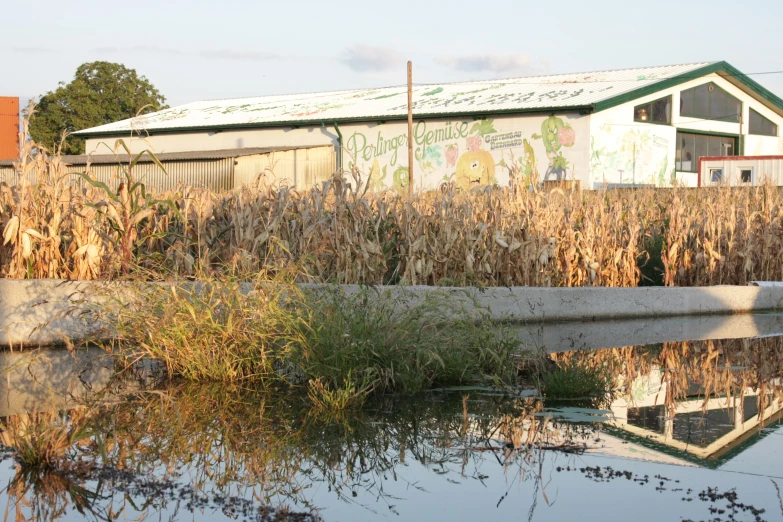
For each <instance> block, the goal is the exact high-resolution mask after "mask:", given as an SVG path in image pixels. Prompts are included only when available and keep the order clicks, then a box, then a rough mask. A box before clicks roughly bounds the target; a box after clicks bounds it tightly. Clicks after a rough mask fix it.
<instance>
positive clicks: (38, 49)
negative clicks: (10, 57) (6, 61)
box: [12, 47, 55, 54]
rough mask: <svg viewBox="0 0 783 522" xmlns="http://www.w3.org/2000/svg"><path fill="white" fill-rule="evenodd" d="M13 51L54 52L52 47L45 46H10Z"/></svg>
mask: <svg viewBox="0 0 783 522" xmlns="http://www.w3.org/2000/svg"><path fill="white" fill-rule="evenodd" d="M12 49H13V50H14V52H15V53H29V54H38V53H53V52H55V50H54V49H47V48H46V47H12Z"/></svg>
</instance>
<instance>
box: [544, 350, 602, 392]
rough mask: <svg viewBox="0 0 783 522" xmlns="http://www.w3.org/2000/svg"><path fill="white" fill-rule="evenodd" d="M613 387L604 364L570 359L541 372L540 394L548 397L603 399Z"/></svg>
mask: <svg viewBox="0 0 783 522" xmlns="http://www.w3.org/2000/svg"><path fill="white" fill-rule="evenodd" d="M613 389H614V383H613V377H612V375H611V373H610V370H609V369H608V368H607V367H605V366H588V365H585V364H581V363H580V362H579V360H578V359H570V360H568V361H563V362H560V364H559V365H558V366H557V367H555V368H553V369H549V370H546V371H544V372H543V373H542V375H541V377H540V382H539V390H540V391H541V394H542V395H543V396H544V397H545V398H546V399H548V400H550V399H554V400H557V399H586V400H588V401H589V400H590V399H596V398H600V399H604V398H606V396H607V395H610V394H611V393H612V391H613Z"/></svg>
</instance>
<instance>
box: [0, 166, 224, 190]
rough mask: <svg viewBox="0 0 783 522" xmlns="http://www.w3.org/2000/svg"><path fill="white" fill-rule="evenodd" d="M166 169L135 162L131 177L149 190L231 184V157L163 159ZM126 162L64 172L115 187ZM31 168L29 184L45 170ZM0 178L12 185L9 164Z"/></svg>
mask: <svg viewBox="0 0 783 522" xmlns="http://www.w3.org/2000/svg"><path fill="white" fill-rule="evenodd" d="M163 166H164V167H165V168H166V171H165V172H164V171H162V170H161V169H160V167H158V166H157V165H155V164H154V163H137V164H136V166H135V167H134V168H133V177H134V179H136V180H138V181H142V182H143V183H144V184H145V185H146V187H147V188H148V189H149V190H157V191H166V190H170V189H174V188H176V187H177V186H179V185H180V184H182V185H189V186H193V187H204V188H208V189H211V190H216V191H217V190H228V189H230V188H232V187H233V186H234V158H224V159H218V160H197V161H173V162H163ZM126 168H127V165H126V166H124V167H120V166H119V165H90V166H89V168H88V167H87V166H86V165H69V166H67V167H66V169H67V171H68V172H74V173H75V172H88V173H89V174H90V175H91V176H92V177H93V178H94V179H97V180H98V181H101V182H103V183H106V184H107V185H108V186H109V187H112V188H115V187H117V186H119V183H120V181H122V180H123V174H122V173H123V172H124V171H125V170H124V169H126ZM38 174H39V173H38V172H36V171H32V172H30V173H29V174H28V175H27V180H28V182H30V183H33V184H35V183H39V182H42V181H44V179H43V176H45V175H46V174H45V173H41V176H40V177H39V175H38ZM0 181H2V182H5V183H8V184H9V185H14V184H16V183H17V181H18V180H17V176H16V172H15V171H14V169H13V168H10V167H0Z"/></svg>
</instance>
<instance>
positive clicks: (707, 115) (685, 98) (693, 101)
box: [680, 82, 742, 122]
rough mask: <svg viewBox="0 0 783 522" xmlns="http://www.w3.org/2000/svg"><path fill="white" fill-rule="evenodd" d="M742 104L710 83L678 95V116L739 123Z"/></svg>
mask: <svg viewBox="0 0 783 522" xmlns="http://www.w3.org/2000/svg"><path fill="white" fill-rule="evenodd" d="M741 107H742V103H741V102H740V101H739V100H738V99H737V98H735V97H734V96H732V95H731V94H729V93H727V92H726V91H724V90H723V89H721V88H720V87H718V86H717V85H716V84H714V83H712V82H710V83H706V84H704V85H699V86H698V87H693V88H691V89H686V90H684V91H682V92H681V93H680V115H681V116H689V117H692V118H704V119H707V120H721V121H737V122H738V121H739V113H740V110H741Z"/></svg>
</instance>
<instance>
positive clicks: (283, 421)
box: [25, 383, 589, 512]
mask: <svg viewBox="0 0 783 522" xmlns="http://www.w3.org/2000/svg"><path fill="white" fill-rule="evenodd" d="M471 393H474V392H471ZM309 408H310V403H309V401H308V400H307V398H306V396H304V394H301V393H298V394H289V393H283V392H282V390H277V391H276V392H272V393H270V392H269V390H267V391H265V392H259V391H257V390H253V389H247V388H243V387H239V386H232V385H229V386H226V385H223V384H214V385H209V386H202V385H195V384H190V383H185V384H181V385H176V386H174V387H172V388H170V389H168V390H158V391H152V392H145V391H142V392H137V393H135V394H133V395H130V394H128V395H126V400H125V401H124V402H121V403H114V404H112V405H109V406H105V407H104V408H103V409H102V410H101V414H100V415H95V416H92V417H91V419H90V425H89V427H90V429H92V430H93V433H94V434H95V435H94V437H93V439H92V440H93V442H92V443H91V444H90V445H88V446H84V447H83V448H81V449H80V450H79V452H78V453H74V452H70V453H68V455H69V456H71V457H73V456H75V455H77V454H81V455H83V457H84V461H85V463H86V464H85V466H84V468H80V470H71V469H69V468H67V467H64V468H62V470H60V469H59V468H58V469H56V470H54V471H55V472H56V473H60V472H61V471H62V473H61V477H64V478H67V479H68V480H70V481H71V482H72V483H73V484H74V485H75V486H76V487H84V484H85V483H86V481H87V480H93V481H95V480H98V481H101V480H106V481H107V484H106V485H104V486H103V488H104V489H103V490H102V491H101V494H102V495H103V496H100V495H98V496H95V497H94V498H93V499H92V500H90V502H92V504H91V509H93V510H96V511H99V510H100V509H102V508H104V507H105V505H104V504H105V503H106V500H105V499H106V498H108V497H107V496H110V494H111V493H112V489H111V488H120V491H127V492H130V494H131V495H132V496H133V499H134V502H137V505H138V501H139V498H138V497H141V501H145V499H147V501H152V500H153V497H154V496H155V495H159V491H160V484H162V482H161V481H164V482H165V481H167V480H169V479H170V480H171V481H173V483H176V484H187V485H188V486H189V487H192V488H193V491H192V495H194V496H199V495H201V497H203V496H204V495H207V496H209V497H211V498H218V497H226V498H228V497H234V498H238V499H242V498H245V499H249V498H255V499H258V500H257V502H259V503H261V504H263V505H268V506H270V507H272V508H276V507H280V506H282V507H285V506H287V505H289V504H291V505H293V504H296V505H297V506H304V508H303V509H310V508H314V506H311V504H310V503H309V502H310V498H311V495H312V493H311V490H312V489H314V488H317V487H318V485H319V484H324V485H325V486H327V487H328V488H331V490H332V491H334V493H335V494H336V495H337V497H338V498H340V499H342V500H346V501H349V502H356V503H359V502H361V499H358V498H356V496H357V495H358V494H359V493H362V492H364V493H366V494H367V495H369V496H370V497H372V498H373V499H380V501H381V502H384V501H386V502H387V503H388V505H389V506H392V505H393V504H394V503H396V502H397V501H396V500H395V499H391V498H387V496H386V493H384V489H383V483H384V481H385V480H390V477H392V476H396V473H397V472H398V471H399V467H400V466H403V465H404V463H405V462H407V461H409V460H411V461H412V460H415V461H417V462H419V463H421V465H423V466H426V467H428V468H431V469H433V470H435V471H438V473H442V474H445V477H444V480H445V479H447V478H449V477H453V478H455V479H460V474H461V476H463V477H464V476H475V477H478V478H480V476H481V473H480V471H479V466H480V465H481V463H482V462H486V463H487V464H489V463H495V462H499V463H500V466H501V467H500V468H499V469H501V470H507V469H508V468H509V466H519V467H520V468H521V469H524V470H527V471H525V473H530V472H532V473H533V475H531V476H535V473H536V469H537V467H538V464H537V462H538V461H539V460H540V458H541V455H542V454H543V452H545V451H548V450H550V449H555V448H562V449H569V448H575V447H577V446H579V445H580V444H583V442H581V441H583V440H585V438H586V437H588V436H589V434H586V433H584V427H574V426H570V425H567V424H565V425H564V424H559V423H553V422H552V421H551V420H550V419H548V418H541V417H537V416H536V415H535V414H536V413H537V412H540V411H541V409H542V405H541V402H540V401H539V400H537V399H533V398H525V399H509V398H503V397H498V396H494V395H488V396H482V395H480V394H479V395H476V396H475V397H473V400H470V399H469V398H467V397H462V396H459V395H457V394H446V395H444V394H427V395H426V396H417V397H411V398H400V397H394V396H377V397H374V398H372V399H370V400H369V401H368V403H367V404H366V405H365V407H364V408H362V409H360V410H352V411H350V412H348V414H344V415H340V416H337V417H328V416H324V415H321V414H312V412H311V410H310V409H309ZM491 455H492V456H491ZM495 457H497V459H496V458H495ZM490 465H494V464H490ZM471 467H473V470H471ZM153 476H155V477H157V478H156V479H154V481H153V482H150V483H148V482H145V481H147V480H148V479H147V477H149V478H150V479H149V480H152V479H151V477H153ZM25 480H27V479H25ZM110 483H113V484H114V486H110V485H109V484H110ZM145 484H146V485H148V486H149V487H147V486H145ZM156 484H157V485H156ZM142 486H144V487H142ZM414 487H415V486H414ZM145 488H146V489H145ZM50 489H51V488H50ZM25 491H26V493H25V495H27V497H28V501H30V502H36V501H37V502H39V503H47V504H51V505H54V504H57V503H58V502H59V503H60V504H63V503H65V504H68V502H70V503H71V505H72V506H75V505H77V502H81V501H80V500H77V499H73V498H70V497H69V496H68V495H69V494H65V495H61V496H60V497H58V498H59V500H58V498H50V497H49V495H48V493H47V491H49V490H47V489H46V488H40V487H38V488H37V489H36V488H35V487H33V488H30V487H28V488H27V489H25ZM188 494H189V495H191V493H188ZM36 495H37V500H35V499H33V498H30V497H31V496H32V497H35V496H36ZM201 497H199V498H201ZM85 498H86V497H85ZM63 499H65V500H63ZM60 504H57V505H60ZM151 505H153V506H154V505H155V504H151ZM257 505H258V504H256V506H257ZM58 509H60V508H58ZM155 509H161V508H160V506H158V507H157V508H155ZM115 512H116V510H115Z"/></svg>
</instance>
